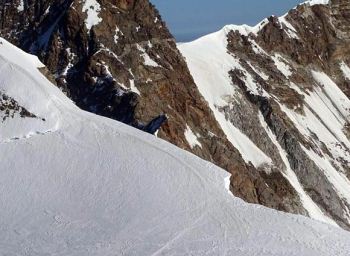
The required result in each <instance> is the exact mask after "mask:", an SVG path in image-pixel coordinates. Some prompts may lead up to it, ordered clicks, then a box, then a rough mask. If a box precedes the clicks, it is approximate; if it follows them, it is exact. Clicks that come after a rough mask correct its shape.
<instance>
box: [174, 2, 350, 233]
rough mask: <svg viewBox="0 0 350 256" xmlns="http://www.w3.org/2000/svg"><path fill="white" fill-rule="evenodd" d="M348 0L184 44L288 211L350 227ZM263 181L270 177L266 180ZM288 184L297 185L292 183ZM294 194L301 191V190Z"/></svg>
mask: <svg viewBox="0 0 350 256" xmlns="http://www.w3.org/2000/svg"><path fill="white" fill-rule="evenodd" d="M349 39H350V2H349V1H342V0H331V1H308V2H306V3H304V4H302V5H299V6H298V7H296V8H294V9H293V10H291V11H290V12H288V13H287V14H286V15H284V16H282V17H270V18H268V19H265V20H263V21H262V22H261V23H259V24H258V25H257V26H255V27H249V26H247V25H242V26H235V25H229V26H226V27H224V28H223V29H222V30H221V31H219V32H216V33H213V34H210V35H208V36H205V37H203V38H200V39H198V40H196V41H194V42H190V43H185V44H181V45H179V48H180V51H181V52H182V54H183V55H184V56H185V58H186V61H187V64H188V66H189V69H190V71H191V74H192V76H193V78H194V80H195V82H196V84H197V86H198V89H199V91H200V92H201V94H202V96H203V97H204V98H205V99H206V101H207V102H208V104H209V106H210V108H211V110H212V111H213V112H214V115H215V117H216V119H217V120H218V122H219V124H220V126H221V128H222V129H223V131H224V132H225V134H226V136H227V138H228V139H229V140H230V142H231V143H232V144H233V145H234V146H235V147H236V148H237V149H238V150H239V151H240V152H241V154H242V157H243V158H244V160H245V161H246V162H251V163H252V164H253V165H254V166H255V167H256V168H257V169H260V170H261V172H265V173H266V174H268V176H269V178H267V180H270V179H273V176H274V175H278V173H282V175H283V177H284V178H283V180H285V181H286V182H282V183H281V184H278V185H277V186H278V189H277V190H279V192H278V193H280V194H281V196H282V197H284V198H285V199H286V200H288V199H289V202H290V200H292V202H293V203H289V206H290V209H289V211H291V212H296V213H301V214H305V215H308V216H311V217H312V218H315V219H319V220H323V221H326V222H332V221H335V222H337V223H338V225H340V226H342V227H344V228H347V229H349V227H350V181H349V178H350V141H349V138H350V136H349V135H350V133H349V124H350V100H349V96H350V91H349V88H350V86H349V85H350V68H349V64H350V55H349V50H350V48H349V45H350V44H349V43H350V40H349ZM267 183H269V182H268V181H267ZM290 186H291V187H290ZM295 195H297V197H295Z"/></svg>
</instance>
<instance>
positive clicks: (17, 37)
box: [0, 0, 350, 228]
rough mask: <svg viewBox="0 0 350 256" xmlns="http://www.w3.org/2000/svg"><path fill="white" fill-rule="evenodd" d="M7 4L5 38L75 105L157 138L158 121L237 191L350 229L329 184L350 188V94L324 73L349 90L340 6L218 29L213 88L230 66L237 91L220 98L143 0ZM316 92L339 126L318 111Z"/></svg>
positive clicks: (1, 17) (341, 195)
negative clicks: (39, 64) (35, 59)
mask: <svg viewBox="0 0 350 256" xmlns="http://www.w3.org/2000/svg"><path fill="white" fill-rule="evenodd" d="M0 3H1V4H0V22H1V23H0V36H2V37H4V38H6V39H8V40H10V41H11V42H12V43H14V44H16V45H18V46H20V47H21V48H22V49H24V50H25V51H28V52H31V53H34V54H36V55H38V56H39V57H40V59H41V60H42V61H43V62H44V63H45V64H46V66H47V67H48V69H49V71H50V72H51V74H52V75H53V76H54V79H55V81H56V83H57V85H58V86H59V87H60V88H61V89H62V90H63V91H65V92H66V93H67V95H69V96H70V97H71V98H72V99H73V100H74V102H75V103H76V104H77V105H78V106H79V107H81V108H83V109H85V110H87V111H90V112H94V113H96V114H99V115H103V116H106V117H109V118H113V119H116V120H119V121H122V122H124V123H127V124H130V125H133V126H134V127H137V128H139V129H142V130H144V131H146V132H150V133H154V132H156V131H157V130H158V128H159V127H161V128H160V130H159V132H158V136H159V137H161V138H163V139H165V140H168V141H169V142H171V143H173V144H175V145H177V146H179V147H181V148H184V149H186V150H189V151H191V152H193V153H195V154H196V155H198V156H199V157H202V158H204V159H207V160H209V161H212V162H214V163H215V164H217V165H219V166H221V167H222V168H224V169H226V170H227V171H229V172H230V173H231V174H232V176H231V186H230V188H231V190H232V191H233V193H234V194H235V195H237V196H239V197H241V198H243V199H244V200H246V201H248V202H251V203H259V204H263V205H265V206H268V207H272V208H275V209H278V210H283V211H288V212H292V213H298V214H304V215H309V216H311V217H314V218H317V219H320V220H324V221H328V222H332V220H334V221H336V222H337V223H338V224H339V225H341V226H342V227H344V228H348V227H349V226H350V224H349V223H350V222H349V220H350V214H349V213H350V211H349V210H348V209H349V203H350V200H348V194H347V192H346V191H339V187H337V186H338V185H339V184H335V183H336V182H335V183H334V179H335V180H336V181H339V182H340V183H342V184H345V190H346V189H347V190H349V191H350V186H349V187H347V184H348V183H349V184H350V182H349V181H348V180H347V179H346V178H345V177H344V176H346V175H348V176H349V177H350V172H349V148H350V147H349V143H348V140H347V141H346V139H345V138H346V136H348V137H349V123H350V122H349V115H348V114H349V109H348V108H347V106H348V105H347V104H348V98H346V99H344V98H342V95H340V94H339V93H337V95H336V96H335V98H334V97H333V96H332V95H329V94H330V92H331V91H332V90H327V88H325V89H324V88H323V87H326V86H328V87H329V84H328V85H323V84H322V81H321V80H322V79H321V78H323V80H324V79H327V78H325V77H324V75H325V74H327V75H328V76H327V77H329V79H333V81H334V82H335V83H336V84H337V85H338V86H339V88H341V90H342V91H343V92H344V93H345V94H346V95H347V96H348V97H349V93H350V91H349V82H350V80H349V79H350V73H349V77H346V76H345V75H344V74H347V73H346V72H345V71H344V70H346V69H347V68H349V67H348V66H347V64H350V59H349V56H350V55H348V45H349V44H348V41H347V40H348V38H349V37H348V35H349V31H350V30H349V28H348V25H347V24H349V21H348V18H347V17H349V15H348V11H346V10H349V8H347V7H348V4H347V3H346V2H345V1H333V2H332V7H329V6H325V5H322V6H319V5H314V6H312V7H311V6H308V5H302V6H299V7H298V8H297V9H295V10H292V11H291V12H290V13H289V14H288V15H287V16H286V17H284V18H283V19H281V18H280V19H279V18H276V17H271V18H269V20H266V21H264V23H263V24H260V25H259V26H260V28H259V29H256V28H255V29H252V28H247V27H246V28H244V29H242V27H234V26H232V27H227V28H226V29H225V30H223V31H221V32H220V33H222V34H220V35H223V37H219V38H220V39H222V38H224V39H223V41H220V44H224V47H223V50H222V52H223V54H226V55H228V56H229V58H231V59H229V62H230V63H229V64H227V63H224V64H223V63H222V62H221V61H223V59H222V58H221V57H222V56H216V57H217V58H216V59H214V60H213V59H209V60H208V59H203V60H202V61H207V62H208V63H206V62H204V63H206V65H209V66H213V65H214V64H216V63H214V62H215V61H218V62H219V63H218V66H217V67H218V68H217V69H216V72H213V73H211V74H212V75H213V76H214V77H217V78H218V80H215V81H214V82H213V83H209V82H212V80H208V81H207V82H208V83H209V84H208V85H209V87H210V86H212V87H213V92H214V93H213V95H217V93H215V91H218V90H219V88H221V84H219V83H221V81H223V79H222V77H220V76H221V73H220V72H221V71H222V70H221V69H222V67H224V68H226V66H227V65H228V66H229V69H228V70H225V72H223V74H222V75H223V76H225V79H226V78H227V81H229V84H228V87H230V88H228V89H227V91H229V92H230V93H227V92H225V93H224V94H223V95H221V96H222V97H220V98H219V99H217V101H216V100H215V101H214V102H211V99H210V97H208V95H207V94H206V93H205V92H203V88H202V87H201V83H202V82H201V81H200V79H198V77H197V76H196V75H195V74H194V73H192V75H193V76H194V78H195V81H196V82H197V86H196V84H195V83H194V81H193V79H192V77H191V74H190V73H189V70H188V68H187V66H186V62H185V60H184V58H183V57H182V55H181V54H180V52H179V51H178V49H177V47H176V44H175V40H174V39H173V37H172V36H171V34H170V33H169V31H168V30H167V28H166V26H165V24H164V22H163V21H162V19H161V17H160V16H159V14H158V12H157V10H155V8H154V7H153V6H152V5H151V4H150V3H149V2H148V1H147V0H137V1H136V0H135V1H131V0H113V1H112V0H99V1H84V0H80V1H79V0H54V1H49V0H41V1H35V0H34V1H29V0H24V1H13V0H12V1H9V0H0ZM22 3H23V4H22ZM88 3H89V4H88ZM335 24H337V25H336V26H335ZM249 30H252V31H249ZM247 31H249V32H247ZM212 42H213V41H209V42H207V41H205V40H204V41H203V43H204V44H206V45H210V43H212ZM197 43H198V42H197ZM197 43H194V44H193V45H192V44H190V47H188V45H184V46H181V51H182V52H183V53H184V55H186V57H187V61H188V63H189V65H190V69H191V71H193V67H192V65H191V61H192V59H191V57H192V55H187V53H188V52H187V51H186V49H187V47H188V49H189V50H191V52H196V51H197V50H198V51H199V50H200V49H198V48H197V47H198V46H200V45H198V44H197ZM0 47H1V46H0ZM212 49H216V51H218V50H217V47H216V46H215V45H213V48H211V49H210V48H209V51H211V50H212ZM227 52H229V54H228V53H227ZM208 54H209V52H208ZM208 54H205V56H208ZM232 56H234V57H232ZM339 63H341V67H342V68H340V66H339ZM202 64H203V63H202ZM209 66H208V67H209ZM197 67H198V66H197ZM343 69H344V70H343ZM349 70H350V69H349ZM321 71H322V72H324V73H321ZM203 72H204V73H203V77H204V75H205V73H207V72H208V71H207V70H204V71H203ZM344 72H345V73H344ZM327 82H328V83H329V81H328V80H327ZM217 83H218V84H217ZM332 86H333V84H332ZM331 89H332V88H331ZM314 94H317V95H318V96H319V98H321V100H320V101H315V103H317V104H319V103H320V102H326V103H324V104H323V105H322V106H323V107H325V108H322V110H327V109H328V110H329V111H330V113H333V114H334V117H333V119H332V121H334V122H336V127H330V125H329V122H328V121H327V120H325V119H324V118H322V116H319V114H320V113H319V109H317V106H313V103H314V101H313V100H315V99H314V98H313V96H314ZM339 95H340V96H339ZM209 96H210V95H209ZM213 97H214V96H213ZM345 97H346V96H345ZM340 99H341V100H342V103H339V102H337V100H340ZM208 105H209V106H208ZM327 107H328V108H327ZM327 114H328V113H327ZM165 115H166V116H165ZM310 116H311V117H310ZM308 118H316V119H317V120H319V121H317V126H316V128H315V126H313V124H312V122H311V121H309V120H306V121H305V122H304V121H303V120H304V119H308ZM166 119H167V120H166ZM316 119H315V120H316ZM332 121H331V122H332ZM310 122H311V123H310ZM323 136H325V137H326V139H324V138H322V137H323ZM348 137H347V138H348ZM344 140H345V141H344ZM247 149H248V150H247ZM247 151H249V152H250V154H247ZM320 163H321V164H320ZM320 165H324V166H320ZM325 166H326V167H325ZM334 172H336V174H335V173H334ZM332 175H333V176H332ZM330 176H332V177H330ZM332 178H333V180H332ZM332 181H333V183H332ZM343 188H344V187H343ZM349 199H350V196H349Z"/></svg>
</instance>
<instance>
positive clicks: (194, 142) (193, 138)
mask: <svg viewBox="0 0 350 256" xmlns="http://www.w3.org/2000/svg"><path fill="white" fill-rule="evenodd" d="M185 138H186V140H187V142H188V144H189V145H190V146H191V148H194V147H196V146H198V147H200V148H202V144H201V143H200V142H199V141H198V136H197V135H196V134H194V133H193V131H192V130H191V128H190V127H189V126H188V125H187V126H186V130H185Z"/></svg>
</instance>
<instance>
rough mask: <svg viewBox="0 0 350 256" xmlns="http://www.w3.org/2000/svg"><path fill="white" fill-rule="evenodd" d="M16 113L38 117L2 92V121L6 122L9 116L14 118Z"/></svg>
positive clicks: (21, 115) (0, 102)
mask: <svg viewBox="0 0 350 256" xmlns="http://www.w3.org/2000/svg"><path fill="white" fill-rule="evenodd" d="M16 115H18V116H20V117H29V118H37V117H36V116H35V115H34V114H32V113H30V112H29V111H28V110H27V109H26V108H24V107H22V106H20V105H19V104H18V102H17V101H15V100H14V99H12V98H11V97H9V96H7V95H5V94H3V93H1V92H0V123H4V122H5V121H6V120H7V119H9V118H14V117H15V116H16Z"/></svg>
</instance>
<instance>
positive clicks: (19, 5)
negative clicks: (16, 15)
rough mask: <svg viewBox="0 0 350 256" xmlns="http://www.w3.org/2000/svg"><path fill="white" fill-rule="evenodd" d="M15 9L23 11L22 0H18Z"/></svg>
mask: <svg viewBox="0 0 350 256" xmlns="http://www.w3.org/2000/svg"><path fill="white" fill-rule="evenodd" d="M17 11H18V12H23V11H24V1H23V0H20V1H19V4H18V6H17Z"/></svg>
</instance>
